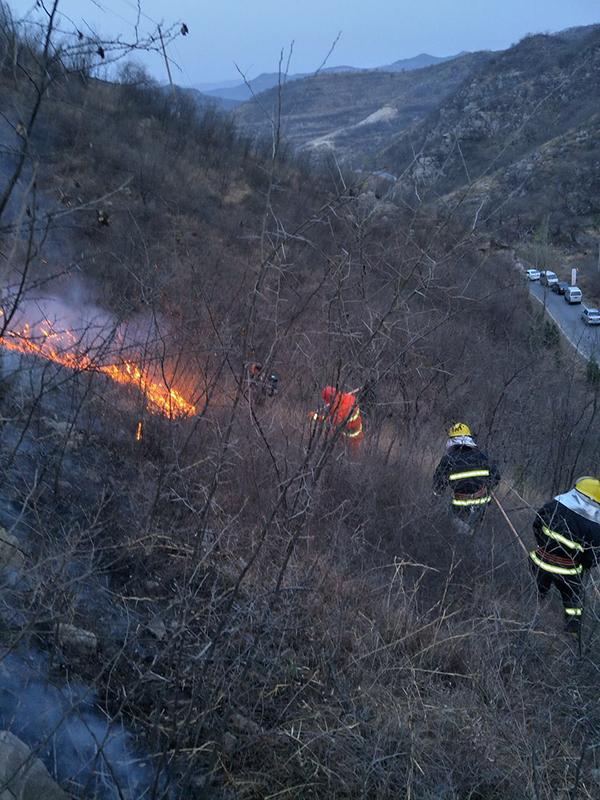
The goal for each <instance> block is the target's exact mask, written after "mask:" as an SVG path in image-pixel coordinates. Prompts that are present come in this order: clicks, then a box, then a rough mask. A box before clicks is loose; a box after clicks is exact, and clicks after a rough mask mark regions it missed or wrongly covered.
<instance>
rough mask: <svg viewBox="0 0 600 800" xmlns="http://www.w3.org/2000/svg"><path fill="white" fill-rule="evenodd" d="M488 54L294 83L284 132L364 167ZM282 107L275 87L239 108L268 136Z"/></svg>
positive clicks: (239, 114)
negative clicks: (386, 144) (399, 69)
mask: <svg viewBox="0 0 600 800" xmlns="http://www.w3.org/2000/svg"><path fill="white" fill-rule="evenodd" d="M489 57H490V56H489V55H488V54H486V53H473V54H467V55H463V56H460V57H457V58H454V59H451V60H448V61H445V62H443V63H440V64H436V65H434V66H431V67H426V68H424V69H417V70H414V71H405V72H402V71H400V72H379V71H363V72H354V73H349V74H331V75H317V76H316V77H312V78H307V79H305V80H301V81H295V82H294V83H292V84H289V85H288V86H286V88H285V92H283V96H282V107H281V131H282V135H283V136H284V137H285V138H286V139H287V140H288V141H289V142H290V143H291V144H292V145H293V147H295V148H303V149H304V150H306V151H307V152H310V153H313V154H327V153H330V152H333V153H335V155H336V157H337V158H338V159H339V160H340V161H342V162H344V163H346V164H348V165H356V166H358V165H361V164H362V163H364V161H365V159H368V158H369V156H373V155H375V154H376V153H377V152H378V151H379V150H380V149H381V148H382V147H383V146H384V145H385V143H386V142H387V141H388V140H389V139H390V138H391V137H393V136H394V135H395V134H397V133H398V132H399V131H402V130H404V129H405V128H408V127H410V126H412V125H414V124H415V123H417V122H418V121H420V120H422V119H423V118H424V117H426V116H427V115H428V114H429V113H431V111H432V110H433V109H435V108H436V107H437V105H438V104H439V103H440V102H442V101H443V100H444V99H445V98H446V97H447V96H448V95H451V94H452V93H453V92H454V91H455V90H456V89H457V87H458V86H460V84H461V83H462V82H463V81H464V80H465V79H466V78H467V77H468V76H469V75H470V74H471V72H472V70H474V69H475V68H476V67H477V66H478V65H481V64H483V63H485V62H486V61H487V60H488V58H489ZM277 106H278V92H277V90H270V91H268V92H265V93H263V94H261V95H259V96H258V97H257V98H256V100H255V101H252V102H249V103H246V104H244V105H243V106H241V107H240V108H239V109H237V111H236V120H237V122H238V124H239V125H240V126H241V127H242V129H243V130H244V131H245V132H247V133H248V134H249V135H252V136H259V137H261V136H270V135H271V130H272V125H271V122H270V120H271V119H273V118H274V116H275V114H276V108H277Z"/></svg>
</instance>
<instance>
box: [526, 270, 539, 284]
mask: <svg viewBox="0 0 600 800" xmlns="http://www.w3.org/2000/svg"><path fill="white" fill-rule="evenodd" d="M525 275H526V276H527V277H528V278H529V280H530V281H539V279H540V271H539V270H538V269H528V270H525Z"/></svg>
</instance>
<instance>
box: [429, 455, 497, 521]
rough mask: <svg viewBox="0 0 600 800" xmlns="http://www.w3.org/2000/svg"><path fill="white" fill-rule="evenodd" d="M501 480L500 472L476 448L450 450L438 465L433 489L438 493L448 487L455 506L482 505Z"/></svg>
mask: <svg viewBox="0 0 600 800" xmlns="http://www.w3.org/2000/svg"><path fill="white" fill-rule="evenodd" d="M499 480H500V473H499V472H498V470H497V469H496V467H495V466H494V465H493V464H490V461H489V459H488V457H487V455H486V454H485V453H484V452H483V451H482V450H480V449H479V448H478V447H476V446H470V447H468V446H465V445H461V444H457V445H454V446H453V447H450V448H449V449H448V450H447V452H446V454H445V455H444V457H443V458H442V460H441V461H440V463H439V464H438V466H437V469H436V471H435V474H434V476H433V489H434V491H435V492H437V493H438V494H441V493H442V492H443V491H444V489H446V488H448V487H450V489H451V490H452V492H453V493H454V498H455V499H454V500H453V501H452V504H453V505H455V506H469V505H484V504H485V503H489V502H490V496H489V495H490V493H491V491H493V489H494V487H495V486H496V484H497V483H498V481H499Z"/></svg>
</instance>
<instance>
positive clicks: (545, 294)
mask: <svg viewBox="0 0 600 800" xmlns="http://www.w3.org/2000/svg"><path fill="white" fill-rule="evenodd" d="M529 290H530V292H531V294H532V295H533V296H534V297H535V298H536V300H538V301H539V302H540V303H541V304H542V305H543V306H544V307H545V309H546V313H547V314H548V316H550V317H551V318H552V319H553V320H554V322H555V323H556V325H557V326H558V328H559V329H560V331H561V333H562V335H563V336H564V337H565V338H566V339H567V340H568V341H569V342H570V343H571V344H572V345H573V347H574V348H575V349H576V350H577V352H578V353H579V354H580V355H581V356H582V357H583V358H585V359H586V360H588V359H590V358H592V357H593V358H595V359H596V360H597V361H600V325H586V324H585V322H584V321H583V320H582V319H581V312H582V311H583V308H584V305H585V296H584V298H583V303H581V304H577V305H569V303H567V302H566V300H565V299H564V297H562V295H559V294H554V292H553V291H552V290H551V289H548V288H547V287H546V286H542V285H541V284H540V283H539V281H530V286H529Z"/></svg>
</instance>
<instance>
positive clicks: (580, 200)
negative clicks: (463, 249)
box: [378, 26, 600, 243]
mask: <svg viewBox="0 0 600 800" xmlns="http://www.w3.org/2000/svg"><path fill="white" fill-rule="evenodd" d="M599 105H600V27H598V26H596V27H591V28H584V29H575V30H573V31H569V32H566V34H565V35H560V34H558V35H555V36H541V35H540V36H531V37H528V38H526V39H525V40H523V41H522V42H520V43H519V44H518V45H516V46H515V47H513V48H511V49H510V50H507V51H505V52H503V53H500V54H496V55H494V56H493V57H492V58H491V59H490V60H489V61H488V62H487V63H486V64H484V65H482V66H480V68H479V69H478V70H477V71H476V72H474V73H473V75H472V76H471V78H470V79H468V80H467V81H465V83H464V85H463V86H461V87H460V88H459V89H458V90H457V91H456V92H455V93H454V94H453V95H452V96H451V97H448V98H447V99H446V100H444V101H443V102H442V103H441V104H440V106H439V107H438V108H437V109H435V110H434V111H433V112H432V113H431V114H430V115H429V116H428V117H427V118H426V119H424V120H422V121H421V122H420V123H419V124H417V125H416V126H414V127H413V128H412V129H411V130H410V132H405V133H401V134H400V135H399V136H397V137H396V138H395V139H394V140H393V141H392V143H391V144H388V146H387V147H385V148H384V149H383V150H382V153H381V154H380V156H379V158H378V163H379V165H380V166H381V168H384V169H388V170H390V171H392V172H395V173H405V175H406V179H405V181H404V185H403V186H402V187H400V192H401V193H403V194H405V195H406V196H408V195H411V194H412V196H413V197H414V186H413V184H414V185H416V186H417V189H418V192H419V196H420V197H421V198H423V199H424V198H430V199H431V198H432V197H439V196H443V195H446V194H449V193H457V194H456V196H454V195H453V196H452V197H450V198H449V202H453V198H454V201H458V199H459V198H460V203H461V205H462V206H463V207H465V208H466V209H467V211H468V213H473V214H474V213H475V211H476V210H477V209H479V219H480V220H481V221H482V222H485V223H486V224H488V228H491V229H496V228H498V229H500V230H502V231H504V232H505V234H506V235H507V236H508V237H509V238H512V239H515V238H517V237H518V236H519V235H523V234H524V233H526V232H527V231H528V230H531V228H532V227H536V226H537V225H539V222H540V220H541V219H544V218H545V217H547V218H548V224H549V228H550V231H551V235H552V237H553V239H554V240H555V241H556V242H558V243H560V242H562V243H574V241H575V240H576V238H577V237H578V236H581V235H582V234H583V231H584V230H586V229H588V228H590V227H592V228H593V227H594V226H595V225H596V224H597V219H596V218H597V215H598V213H599V212H600V206H599V205H598V196H599V195H598V191H597V190H598V185H599V181H600V167H599V164H600V161H599V157H600V150H599V149H598V148H599V146H600V145H599V140H598V137H597V125H598V117H597V114H598V108H599ZM415 154H417V155H416V156H415ZM582 243H583V242H582Z"/></svg>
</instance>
